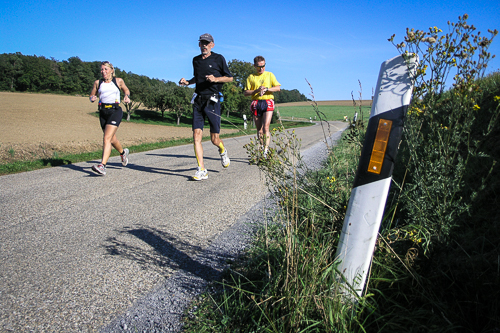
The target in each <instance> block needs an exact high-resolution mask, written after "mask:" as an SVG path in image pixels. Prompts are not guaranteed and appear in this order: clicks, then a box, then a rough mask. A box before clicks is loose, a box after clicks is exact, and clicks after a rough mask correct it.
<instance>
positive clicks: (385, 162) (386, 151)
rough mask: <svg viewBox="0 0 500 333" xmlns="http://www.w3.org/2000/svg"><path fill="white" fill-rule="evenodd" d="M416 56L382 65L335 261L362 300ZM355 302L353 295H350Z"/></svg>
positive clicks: (397, 145)
mask: <svg viewBox="0 0 500 333" xmlns="http://www.w3.org/2000/svg"><path fill="white" fill-rule="evenodd" d="M417 62H418V58H417V56H416V55H411V57H408V56H407V57H406V60H405V57H403V56H402V55H399V56H397V57H394V58H392V59H389V60H387V61H385V62H383V63H382V66H381V68H380V73H379V77H378V80H377V86H376V88H375V96H374V99H373V105H372V109H371V113H370V119H369V121H368V127H367V130H366V136H365V141H364V145H363V150H362V152H361V157H360V161H359V166H358V171H357V173H356V178H355V180H354V185H353V189H352V192H351V197H350V199H349V205H348V207H347V212H346V216H345V219H344V225H343V228H342V233H341V236H340V241H339V246H338V249H337V253H336V260H337V262H338V263H339V265H338V270H339V272H340V274H341V275H342V277H343V284H344V287H345V284H347V286H348V287H345V288H344V290H343V291H342V292H344V293H346V292H347V293H349V292H348V291H347V290H354V291H355V292H356V293H357V295H358V296H361V295H362V292H363V289H364V286H365V281H366V277H367V274H368V270H369V267H370V264H371V260H372V256H373V251H374V249H375V242H376V240H377V235H378V231H379V228H380V223H381V222H382V216H383V213H384V207H385V203H386V200H387V195H388V193H389V187H390V185H391V179H392V171H393V169H394V163H395V159H396V155H397V152H398V147H399V143H400V141H401V135H402V132H403V121H404V118H405V114H406V113H407V110H408V106H409V104H410V100H411V94H412V90H413V83H412V78H411V77H412V76H413V74H412V73H414V71H415V69H416V65H417ZM351 296H352V298H354V295H351Z"/></svg>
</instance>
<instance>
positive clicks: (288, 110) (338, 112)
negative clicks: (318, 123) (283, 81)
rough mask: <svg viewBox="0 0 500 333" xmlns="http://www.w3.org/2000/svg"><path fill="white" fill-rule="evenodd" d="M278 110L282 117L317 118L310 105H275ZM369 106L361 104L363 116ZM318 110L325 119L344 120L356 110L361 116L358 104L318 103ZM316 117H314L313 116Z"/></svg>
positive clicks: (368, 110)
mask: <svg viewBox="0 0 500 333" xmlns="http://www.w3.org/2000/svg"><path fill="white" fill-rule="evenodd" d="M276 108H277V110H278V111H279V113H280V115H281V117H282V118H283V119H292V117H293V118H294V119H296V118H299V119H309V118H311V119H313V120H315V119H316V120H319V118H318V116H317V113H316V111H315V109H314V107H313V106H312V105H300V106H285V105H284V104H281V105H279V106H277V107H276ZM370 109H371V107H370V106H369V105H366V106H361V110H362V112H363V117H369V115H370ZM318 110H319V112H321V113H323V114H324V117H325V118H326V119H325V120H330V121H331V120H341V121H342V120H344V117H345V116H347V117H348V118H349V119H352V118H353V117H354V114H355V113H356V112H358V117H361V115H360V114H359V112H360V107H359V106H352V105H351V106H345V105H318ZM314 117H316V118H314Z"/></svg>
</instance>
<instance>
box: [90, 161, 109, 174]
mask: <svg viewBox="0 0 500 333" xmlns="http://www.w3.org/2000/svg"><path fill="white" fill-rule="evenodd" d="M92 170H93V171H94V172H95V173H97V174H98V175H101V176H104V175H106V167H105V166H104V165H103V164H102V163H100V164H96V165H93V166H92Z"/></svg>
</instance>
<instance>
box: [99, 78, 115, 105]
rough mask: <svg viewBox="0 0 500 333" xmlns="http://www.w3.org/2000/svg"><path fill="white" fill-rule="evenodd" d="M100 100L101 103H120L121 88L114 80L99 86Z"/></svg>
mask: <svg viewBox="0 0 500 333" xmlns="http://www.w3.org/2000/svg"><path fill="white" fill-rule="evenodd" d="M99 100H100V102H101V103H106V104H113V103H120V89H118V87H117V86H116V85H115V84H114V83H113V82H109V83H106V82H103V83H101V86H100V87H99Z"/></svg>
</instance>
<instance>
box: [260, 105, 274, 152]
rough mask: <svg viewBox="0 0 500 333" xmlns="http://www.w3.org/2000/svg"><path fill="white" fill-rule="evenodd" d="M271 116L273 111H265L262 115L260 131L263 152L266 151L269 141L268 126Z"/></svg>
mask: <svg viewBox="0 0 500 333" xmlns="http://www.w3.org/2000/svg"><path fill="white" fill-rule="evenodd" d="M272 118H273V111H266V112H264V114H263V115H262V132H263V134H264V140H265V145H264V152H267V149H268V148H269V143H270V142H271V132H270V131H269V126H270V125H271V120H272Z"/></svg>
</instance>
